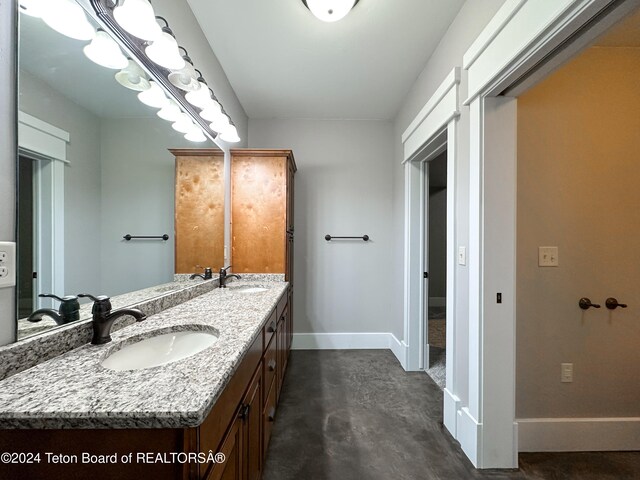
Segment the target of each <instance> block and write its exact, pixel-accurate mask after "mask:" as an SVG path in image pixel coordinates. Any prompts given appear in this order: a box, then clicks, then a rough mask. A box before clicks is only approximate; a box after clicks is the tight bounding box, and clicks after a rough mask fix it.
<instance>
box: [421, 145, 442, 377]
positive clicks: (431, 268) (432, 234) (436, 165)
mask: <svg viewBox="0 0 640 480" xmlns="http://www.w3.org/2000/svg"><path fill="white" fill-rule="evenodd" d="M425 167H426V168H425V186H426V187H427V188H425V203H426V205H425V213H426V218H425V235H424V236H425V243H426V245H425V260H426V265H425V272H427V274H428V275H427V277H428V278H427V280H428V281H426V282H425V290H426V291H425V296H424V298H425V303H426V305H425V309H424V311H425V313H426V315H425V317H426V318H425V321H426V323H427V325H426V328H425V331H426V332H427V348H428V357H427V364H426V365H425V370H426V372H427V374H428V375H429V376H430V377H431V378H432V379H433V381H434V382H436V383H437V384H438V386H439V387H440V388H441V389H444V387H445V382H446V350H445V348H446V337H447V336H446V292H447V265H446V255H447V151H446V150H445V151H444V152H442V153H441V154H440V155H438V156H437V157H436V158H434V159H433V160H431V161H429V162H427V163H426V164H425ZM427 192H428V195H426V193H427Z"/></svg>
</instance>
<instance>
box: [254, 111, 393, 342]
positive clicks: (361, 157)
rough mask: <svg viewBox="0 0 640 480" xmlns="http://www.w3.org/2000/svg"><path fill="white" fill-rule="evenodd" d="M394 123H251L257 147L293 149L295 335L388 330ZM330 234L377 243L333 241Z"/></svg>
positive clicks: (391, 280) (390, 280) (299, 121)
mask: <svg viewBox="0 0 640 480" xmlns="http://www.w3.org/2000/svg"><path fill="white" fill-rule="evenodd" d="M392 133H393V130H392V123H391V122H384V121H349V120H250V121H249V145H250V146H251V147H253V148H291V149H293V152H294V155H295V158H296V163H297V165H298V173H297V174H296V190H295V195H296V198H295V204H296V208H295V222H296V231H295V247H294V248H295V250H294V252H295V253H294V255H295V259H296V261H295V265H294V268H295V271H294V277H295V284H296V296H295V311H296V322H295V327H294V328H295V331H296V333H324V332H331V333H334V332H388V331H389V325H390V323H391V319H390V315H391V309H390V300H391V289H392V288H394V286H395V285H402V277H400V276H398V277H392V278H390V277H389V275H388V273H389V271H390V268H391V261H392V255H391V248H392V245H393V236H392V235H393V234H392V232H391V225H392V218H391V215H392V211H391V205H392V204H391V201H392V190H391V187H392V185H391V182H390V181H389V180H390V177H391V156H392V154H393V150H392ZM326 234H331V235H364V234H368V235H369V236H370V237H371V241H369V242H367V243H365V242H362V241H356V242H344V241H343V242H340V241H333V242H327V241H325V240H324V236H325V235H326Z"/></svg>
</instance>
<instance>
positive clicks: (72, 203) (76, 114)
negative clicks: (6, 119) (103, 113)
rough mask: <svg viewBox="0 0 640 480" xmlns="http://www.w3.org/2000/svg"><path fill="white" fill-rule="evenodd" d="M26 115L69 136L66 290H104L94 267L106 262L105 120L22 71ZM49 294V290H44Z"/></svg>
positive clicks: (21, 106) (65, 198)
mask: <svg viewBox="0 0 640 480" xmlns="http://www.w3.org/2000/svg"><path fill="white" fill-rule="evenodd" d="M19 91H20V100H19V108H20V110H21V111H23V112H25V113H28V114H29V115H33V116H34V117H36V118H38V119H40V120H43V121H45V122H47V123H50V124H51V125H54V126H56V127H58V128H61V129H62V130H65V131H66V132H68V133H69V138H70V141H69V144H68V145H67V159H68V160H69V164H68V165H66V166H65V169H64V218H65V222H64V255H65V261H64V263H65V273H64V285H65V291H64V292H53V293H55V294H57V295H71V294H77V293H81V292H82V291H86V292H97V291H99V290H100V277H99V275H95V274H92V273H91V269H90V268H89V269H88V268H87V266H89V265H98V264H99V262H100V251H101V248H100V247H101V235H100V233H101V232H100V215H101V207H100V189H101V186H100V118H99V117H97V116H96V115H94V114H92V113H91V112H89V111H88V110H86V109H85V108H83V107H81V106H79V105H78V104H76V103H74V102H73V101H71V100H70V99H68V98H66V97H64V96H63V95H62V94H60V93H59V92H58V91H57V90H54V89H53V88H51V87H50V86H49V85H47V84H46V83H44V82H43V81H42V80H40V79H39V78H37V77H34V76H33V75H31V74H29V73H28V72H26V71H24V70H20V85H19ZM43 293H44V292H43Z"/></svg>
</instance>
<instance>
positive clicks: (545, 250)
mask: <svg viewBox="0 0 640 480" xmlns="http://www.w3.org/2000/svg"><path fill="white" fill-rule="evenodd" d="M538 266H539V267H557V266H558V247H538Z"/></svg>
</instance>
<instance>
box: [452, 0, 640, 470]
mask: <svg viewBox="0 0 640 480" xmlns="http://www.w3.org/2000/svg"><path fill="white" fill-rule="evenodd" d="M639 3H640V2H639V1H638V0H628V1H625V2H615V0H555V1H553V2H550V1H547V0H507V1H506V2H505V4H504V5H503V6H502V7H501V8H500V10H499V11H498V12H497V13H496V15H495V16H494V18H493V19H492V20H491V21H490V22H489V24H488V25H487V27H486V28H485V29H484V30H483V32H482V33H481V34H480V35H479V36H478V38H477V39H476V41H475V42H474V43H473V44H472V45H471V47H470V48H469V49H468V51H467V52H466V54H465V55H464V58H463V67H464V69H465V70H466V71H468V92H469V97H468V99H467V101H466V102H465V104H466V105H469V108H470V132H469V133H470V186H469V187H470V216H469V222H470V224H469V235H470V239H469V283H470V284H469V294H470V295H469V296H470V298H469V364H468V366H467V368H468V370H469V371H468V378H469V386H468V392H469V398H468V405H466V406H465V407H463V408H462V409H461V415H460V421H459V425H458V437H457V438H458V439H459V440H460V443H461V446H462V448H463V450H464V452H465V453H466V455H467V456H468V457H469V458H470V460H471V461H472V463H473V464H474V465H475V466H476V467H478V468H513V467H517V465H518V459H517V454H518V428H517V423H516V422H515V386H516V385H515V325H516V323H515V321H516V318H515V294H516V291H515V287H516V286H515V280H516V278H515V268H516V249H515V239H516V216H515V214H516V204H515V201H516V161H517V158H516V141H517V138H516V136H517V131H516V113H517V109H516V105H517V100H516V99H515V98H509V97H500V96H499V95H500V93H502V92H505V91H507V92H509V94H511V95H518V94H519V93H521V92H523V91H524V90H526V88H528V87H529V86H531V85H533V84H535V83H536V82H537V81H539V80H540V79H541V78H543V77H544V76H546V75H548V74H549V73H550V72H551V71H552V70H553V69H555V68H557V67H558V66H559V65H561V64H562V63H563V62H565V61H566V60H568V59H569V58H571V57H572V56H573V55H575V53H577V52H578V51H580V50H581V49H582V48H584V46H586V45H587V44H588V42H589V41H590V40H592V39H593V38H595V37H596V36H597V35H598V34H599V33H601V32H602V31H603V30H604V29H605V28H606V27H607V26H608V25H611V24H613V23H615V21H617V20H618V19H620V18H621V17H622V16H624V15H625V14H626V13H628V12H630V11H631V10H632V9H633V8H636V7H637V6H638V4H639ZM609 6H615V10H613V11H609V12H607V13H606V18H605V19H604V20H602V21H601V22H599V23H597V24H596V25H595V26H591V28H590V30H589V31H588V32H586V33H584V34H581V36H580V37H578V38H576V39H574V38H571V37H572V36H574V34H576V32H579V31H580V30H581V29H582V27H583V26H585V25H586V24H587V22H589V21H591V20H592V19H594V18H596V17H599V16H600V15H601V14H602V12H603V11H604V10H605V9H606V8H607V7H609ZM569 38H571V43H570V44H569V45H568V46H566V44H565V41H566V40H567V39H569ZM559 48H563V50H561V51H560V52H559V53H557V54H555V56H554V57H553V58H552V59H551V60H550V61H547V63H546V64H545V65H544V66H543V67H542V68H538V65H539V63H540V62H542V61H543V60H546V58H545V57H547V56H548V55H549V54H550V53H551V52H554V53H555V52H556V51H557V50H558V49H559ZM534 68H538V69H537V70H536V71H535V72H534V73H531V72H532V69H534ZM522 79H524V80H522ZM498 293H501V294H502V303H500V304H498V303H497V294H498Z"/></svg>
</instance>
